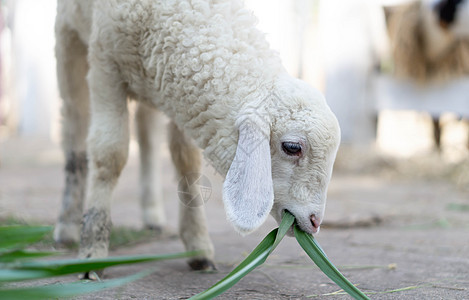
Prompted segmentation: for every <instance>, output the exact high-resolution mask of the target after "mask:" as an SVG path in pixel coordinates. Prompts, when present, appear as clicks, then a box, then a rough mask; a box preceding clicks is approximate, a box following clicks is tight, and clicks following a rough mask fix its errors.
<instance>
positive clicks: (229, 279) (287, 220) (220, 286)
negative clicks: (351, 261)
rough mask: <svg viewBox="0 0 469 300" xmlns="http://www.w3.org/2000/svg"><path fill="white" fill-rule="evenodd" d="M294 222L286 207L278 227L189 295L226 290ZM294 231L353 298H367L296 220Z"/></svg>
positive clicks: (205, 295)
mask: <svg viewBox="0 0 469 300" xmlns="http://www.w3.org/2000/svg"><path fill="white" fill-rule="evenodd" d="M294 222H295V217H294V216H293V215H292V214H291V213H289V212H288V211H285V213H284V215H283V218H282V222H281V224H280V226H279V228H277V229H274V230H272V231H271V232H270V233H269V234H268V235H267V236H266V237H265V238H264V239H263V240H262V242H260V244H259V245H258V246H257V247H256V248H255V249H254V250H253V251H252V252H251V254H249V256H248V257H246V258H245V259H244V260H243V261H242V262H241V263H240V264H239V265H238V266H237V267H236V268H235V269H234V270H233V271H231V272H230V273H229V274H228V275H227V276H225V278H223V279H222V280H220V281H219V282H217V283H216V284H215V285H213V286H212V287H210V288H209V289H207V290H205V291H203V292H201V293H199V294H197V295H195V296H193V297H191V298H190V299H192V300H195V299H212V298H214V297H216V296H218V295H220V294H222V293H224V292H225V291H227V290H228V289H229V288H231V287H232V286H233V285H235V284H236V283H237V282H238V281H239V280H241V278H243V277H244V276H246V275H247V274H248V273H249V272H251V271H252V270H254V269H255V268H256V267H258V266H260V265H261V264H263V263H264V262H265V260H266V259H267V256H269V255H270V253H272V251H273V250H274V249H275V248H276V247H277V245H278V244H279V243H280V241H281V240H282V239H283V237H284V236H285V234H286V233H287V231H288V230H289V229H290V227H291V226H292V225H293V223H294ZM293 232H294V234H295V237H296V239H297V241H298V243H299V244H300V246H301V247H302V248H303V250H304V251H305V252H306V253H307V254H308V256H309V257H310V258H311V259H312V260H313V261H314V263H315V264H316V265H317V266H318V267H319V269H321V271H323V272H324V273H325V274H326V275H327V276H328V277H329V278H330V279H332V281H334V282H335V283H336V284H337V285H339V286H340V287H341V288H342V289H343V290H344V291H346V292H347V293H348V294H350V295H351V296H352V297H354V298H355V299H369V298H368V297H367V296H366V295H365V294H364V293H362V292H361V291H360V290H359V289H357V288H356V287H355V286H354V285H353V284H352V283H351V282H350V281H348V280H347V278H345V277H344V276H343V275H342V274H341V273H340V272H339V270H337V268H336V267H335V266H334V265H333V264H332V263H331V262H330V261H329V259H328V258H327V256H326V253H325V252H324V250H322V248H321V246H319V244H318V243H317V242H316V240H315V239H314V238H313V236H311V235H309V234H307V233H305V232H304V231H302V230H301V229H300V228H299V227H298V226H297V225H296V224H295V225H294V227H293Z"/></svg>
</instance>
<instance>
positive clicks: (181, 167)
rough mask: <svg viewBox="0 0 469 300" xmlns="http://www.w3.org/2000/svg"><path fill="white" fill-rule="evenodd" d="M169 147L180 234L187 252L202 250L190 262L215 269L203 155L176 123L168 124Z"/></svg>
mask: <svg viewBox="0 0 469 300" xmlns="http://www.w3.org/2000/svg"><path fill="white" fill-rule="evenodd" d="M169 139H170V143H169V147H170V152H171V157H172V160H173V163H174V165H175V167H176V170H177V174H178V178H179V179H180V184H179V191H178V192H179V197H182V199H180V203H179V234H180V236H181V239H182V241H183V243H184V246H185V247H186V250H187V251H193V250H202V251H203V254H202V255H201V256H198V257H195V258H193V259H191V260H189V265H190V266H191V268H192V269H194V270H212V269H215V264H214V263H213V245H212V241H211V240H210V237H209V235H208V231H207V223H206V220H205V211H204V206H203V204H204V201H203V199H202V195H201V193H200V189H199V186H198V185H197V184H193V183H194V182H195V181H196V180H197V179H198V177H199V176H200V171H201V160H202V157H201V154H200V151H199V149H198V148H197V147H196V146H195V145H194V144H193V143H192V141H191V140H190V139H189V138H188V137H186V136H185V135H184V133H182V132H181V131H180V130H179V129H178V128H177V127H176V125H175V124H174V123H171V124H170V125H169Z"/></svg>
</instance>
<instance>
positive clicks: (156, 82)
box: [55, 0, 340, 269]
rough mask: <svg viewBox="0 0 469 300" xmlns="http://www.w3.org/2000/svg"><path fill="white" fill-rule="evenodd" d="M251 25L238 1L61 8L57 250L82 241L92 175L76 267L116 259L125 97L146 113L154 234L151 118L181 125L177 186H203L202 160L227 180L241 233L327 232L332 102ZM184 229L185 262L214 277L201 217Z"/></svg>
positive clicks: (183, 214)
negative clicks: (114, 226) (283, 225)
mask: <svg viewBox="0 0 469 300" xmlns="http://www.w3.org/2000/svg"><path fill="white" fill-rule="evenodd" d="M255 22H256V19H255V17H253V15H252V13H251V12H250V11H248V10H246V9H245V8H243V6H242V3H241V2H240V1H238V0H232V1H231V0H224V1H222V0H219V1H208V0H184V1H176V0H165V1H164V0H162V1H156V0H61V1H59V2H58V14H57V20H56V37H57V46H56V54H57V69H58V70H57V71H58V78H59V84H60V92H61V95H62V97H63V99H64V104H63V116H64V130H63V141H64V142H63V146H64V151H65V154H66V158H67V167H66V174H67V186H66V189H65V194H64V203H63V208H62V211H61V215H60V218H59V221H58V224H57V227H56V231H55V237H56V240H58V241H64V242H66V241H73V240H77V239H78V236H79V222H80V219H81V214H82V209H83V197H84V187H85V177H86V176H87V161H88V168H89V170H90V172H89V176H88V181H87V190H86V199H87V205H88V207H87V212H86V214H85V216H84V221H83V226H82V229H81V243H80V254H79V255H80V256H81V257H102V256H106V255H107V253H108V242H109V233H110V227H111V220H110V206H111V192H112V190H113V188H114V186H115V184H116V181H117V179H118V177H119V174H120V172H121V170H122V168H123V167H124V165H125V163H126V160H127V155H128V145H129V124H128V122H129V120H128V119H129V117H128V108H127V98H128V97H130V98H132V99H135V100H137V101H138V102H139V105H140V107H139V109H138V113H137V118H138V119H139V120H138V125H139V126H138V127H139V138H140V146H141V155H142V158H141V160H142V186H143V193H142V200H143V201H142V204H143V209H144V211H145V212H146V214H145V213H144V222H145V224H146V225H149V226H156V227H158V226H163V225H164V216H163V214H162V202H161V201H162V200H161V198H160V197H158V195H153V194H154V193H155V192H154V189H152V188H151V185H152V184H153V183H152V180H153V178H152V177H153V176H152V174H153V173H152V171H151V169H152V166H151V163H152V162H153V161H154V159H153V158H152V156H151V153H152V149H151V148H152V147H151V145H152V141H151V139H150V138H149V137H150V132H151V131H152V130H160V125H158V124H156V119H157V118H156V116H155V113H156V111H155V110H153V109H151V108H156V109H157V110H160V111H162V112H164V113H165V114H166V115H167V116H168V117H169V118H170V119H171V120H172V122H171V124H170V126H169V131H170V132H169V140H170V150H171V155H172V159H173V162H174V165H175V166H176V170H177V173H178V175H179V176H180V177H183V176H188V177H190V176H193V174H196V173H199V172H200V167H201V155H200V152H199V150H198V148H197V146H198V147H200V148H202V149H204V155H205V157H206V158H207V159H208V160H209V161H210V162H211V164H212V165H213V166H214V168H215V169H216V170H217V171H218V172H220V174H222V175H223V176H226V178H225V182H224V185H223V201H224V205H225V210H226V214H227V218H228V220H229V221H230V222H231V223H232V224H233V226H234V228H235V229H236V230H237V231H238V232H240V233H241V234H247V233H250V232H252V231H253V230H255V229H256V228H257V227H259V226H260V225H261V224H262V223H263V222H264V221H265V219H266V218H267V216H268V214H269V213H271V214H272V215H273V216H274V218H275V219H276V220H277V221H280V219H281V216H282V213H283V212H284V211H285V210H288V211H290V212H291V213H292V214H294V215H295V217H296V220H297V223H298V225H299V226H300V227H301V229H302V230H304V231H305V232H308V233H310V234H313V233H315V232H317V231H318V230H319V226H320V224H321V221H322V219H323V215H324V209H325V203H326V192H327V186H328V183H329V180H330V177H331V173H332V166H333V162H334V159H335V155H336V152H337V148H338V145H339V140H340V129H339V126H338V123H337V120H336V118H335V116H334V114H333V113H332V112H331V111H330V109H329V107H328V106H327V104H326V102H325V100H324V98H323V96H322V95H321V94H320V93H319V92H318V91H316V90H314V89H313V88H311V87H309V86H308V85H307V84H305V83H303V82H302V81H299V80H297V79H294V78H291V77H289V76H288V75H287V74H286V72H285V70H284V68H283V67H282V66H281V63H280V61H279V59H278V57H277V55H276V54H275V53H274V52H273V51H272V50H270V49H269V46H268V44H267V42H266V40H265V37H264V35H263V34H262V33H261V32H260V31H258V30H257V29H256V28H255V26H254V24H255ZM86 79H87V80H86ZM88 88H89V92H90V94H89V99H88ZM88 103H90V104H91V105H89V104H88ZM88 110H90V111H91V115H90V116H89V114H88ZM90 117H91V118H90ZM89 120H90V121H91V122H90V128H89V133H87V131H88V129H87V128H88V121H89ZM87 134H88V138H87V140H86V142H85V139H86V136H87ZM86 144H87V146H86ZM87 157H88V159H87ZM195 186H196V185H192V186H186V187H185V189H186V190H185V191H184V192H186V194H188V195H189V198H190V199H192V198H197V197H199V191H198V189H197V188H196V187H195ZM155 196H156V198H154V197H155ZM199 201H201V200H200V199H199ZM179 218H180V235H181V238H182V241H183V243H184V245H185V247H186V249H187V250H194V249H201V250H203V251H204V254H203V255H201V256H200V257H197V258H195V259H192V260H191V261H190V262H189V264H190V265H191V267H192V268H193V269H206V268H212V267H213V261H212V259H213V246H212V243H211V241H210V238H209V236H208V232H207V228H206V223H205V215H204V211H203V207H202V206H195V207H194V206H193V205H191V206H186V205H183V204H182V205H180V217H179Z"/></svg>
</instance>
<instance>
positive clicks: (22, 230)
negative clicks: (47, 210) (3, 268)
mask: <svg viewBox="0 0 469 300" xmlns="http://www.w3.org/2000/svg"><path fill="white" fill-rule="evenodd" d="M51 231H52V227H51V226H26V225H13V226H0V251H5V250H9V249H15V248H16V249H17V248H23V247H25V246H27V245H29V244H32V243H35V242H38V241H40V240H41V239H42V238H44V236H46V235H47V234H48V233H50V232H51Z"/></svg>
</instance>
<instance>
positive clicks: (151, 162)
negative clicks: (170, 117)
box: [136, 103, 166, 231]
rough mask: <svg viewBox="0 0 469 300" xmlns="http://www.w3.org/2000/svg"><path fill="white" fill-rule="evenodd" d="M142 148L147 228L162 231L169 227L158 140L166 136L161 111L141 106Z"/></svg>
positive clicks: (141, 183)
mask: <svg viewBox="0 0 469 300" xmlns="http://www.w3.org/2000/svg"><path fill="white" fill-rule="evenodd" d="M136 122H137V132H138V144H139V149H140V189H141V191H140V204H141V207H142V215H143V224H144V225H145V227H146V228H150V229H154V230H156V231H161V230H162V229H163V227H164V225H165V223H166V218H165V214H164V203H163V187H162V178H161V164H160V161H159V152H160V151H159V146H160V145H159V143H158V138H161V136H162V134H161V133H162V127H163V124H162V123H163V122H162V116H161V113H160V112H158V111H157V110H155V109H153V108H151V107H148V106H145V105H144V104H141V103H140V104H139V105H138V110H137V115H136Z"/></svg>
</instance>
